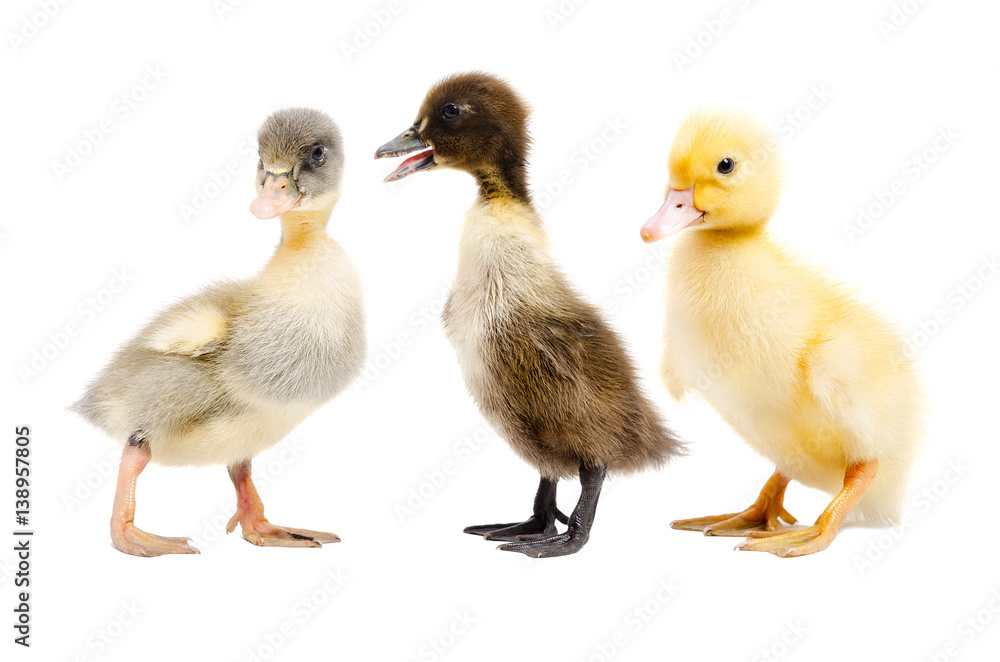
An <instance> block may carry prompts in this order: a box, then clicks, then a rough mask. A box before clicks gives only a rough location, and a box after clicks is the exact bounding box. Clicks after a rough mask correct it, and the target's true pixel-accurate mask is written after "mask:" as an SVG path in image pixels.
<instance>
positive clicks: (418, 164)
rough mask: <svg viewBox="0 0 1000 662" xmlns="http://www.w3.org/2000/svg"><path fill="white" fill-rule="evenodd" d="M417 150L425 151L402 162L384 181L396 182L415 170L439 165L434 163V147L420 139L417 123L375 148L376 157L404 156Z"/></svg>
mask: <svg viewBox="0 0 1000 662" xmlns="http://www.w3.org/2000/svg"><path fill="white" fill-rule="evenodd" d="M417 150H423V151H421V152H420V153H419V154H415V155H413V156H411V157H410V158H408V159H406V160H405V161H403V162H402V163H400V164H399V167H398V168H396V169H395V170H393V171H392V172H391V173H389V175H388V176H387V177H386V178H385V180H384V181H386V182H394V181H396V180H397V179H402V178H403V177H406V176H407V175H412V174H413V173H415V172H420V171H421V170H427V169H429V168H433V167H434V166H435V165H437V164H436V163H434V148H433V147H430V146H429V145H428V144H427V143H425V142H424V141H423V140H421V139H420V129H419V127H418V126H417V125H416V124H414V125H413V126H411V127H410V128H409V129H407V130H406V131H403V132H402V133H401V134H399V135H398V136H396V137H395V138H393V139H392V140H390V141H389V142H387V143H386V144H384V145H382V146H381V147H379V148H378V149H377V150H375V158H376V159H385V158H389V157H392V156H403V155H404V154H409V153H410V152H416V151H417Z"/></svg>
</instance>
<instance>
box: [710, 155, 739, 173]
mask: <svg viewBox="0 0 1000 662" xmlns="http://www.w3.org/2000/svg"><path fill="white" fill-rule="evenodd" d="M735 168H736V161H733V160H732V159H731V158H729V157H728V156H727V157H726V158H724V159H722V160H721V161H719V165H717V166H715V169H716V170H717V171H718V173H719V174H720V175H728V174H729V173H731V172H732V171H733V170H734V169H735Z"/></svg>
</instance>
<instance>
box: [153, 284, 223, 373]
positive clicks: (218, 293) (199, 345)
mask: <svg viewBox="0 0 1000 662" xmlns="http://www.w3.org/2000/svg"><path fill="white" fill-rule="evenodd" d="M238 290H239V285H238V284H235V283H219V284H216V285H213V286H211V287H209V288H206V289H205V290H203V291H202V292H199V293H198V294H196V295H194V296H192V297H190V298H188V299H185V300H183V301H180V302H179V303H177V304H175V305H174V306H172V307H171V308H169V309H167V310H165V311H164V312H163V313H161V314H160V316H159V317H157V318H156V319H155V320H154V321H153V323H152V324H150V326H149V328H148V329H147V331H146V333H145V336H146V341H145V345H146V347H148V348H150V349H153V350H156V351H158V352H162V353H164V354H177V355H181V356H190V357H192V358H194V357H197V356H203V355H206V354H210V353H212V352H214V351H217V350H218V349H219V348H220V347H222V345H223V343H224V342H225V341H226V338H227V336H228V334H229V327H230V320H231V319H232V317H233V314H234V305H235V304H236V301H235V300H236V299H237V298H238V296H237V294H238V292H237V291H238Z"/></svg>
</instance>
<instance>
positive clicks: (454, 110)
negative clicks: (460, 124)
mask: <svg viewBox="0 0 1000 662" xmlns="http://www.w3.org/2000/svg"><path fill="white" fill-rule="evenodd" d="M459 112H460V111H459V109H458V106H457V105H455V104H453V103H448V104H445V106H444V108H442V109H441V117H443V118H445V119H446V120H453V119H455V118H456V117H458V113H459Z"/></svg>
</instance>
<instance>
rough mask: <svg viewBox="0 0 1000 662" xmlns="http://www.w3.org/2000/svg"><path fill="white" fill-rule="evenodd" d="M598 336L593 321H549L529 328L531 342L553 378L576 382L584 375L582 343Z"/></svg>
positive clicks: (554, 319) (583, 346)
mask: <svg viewBox="0 0 1000 662" xmlns="http://www.w3.org/2000/svg"><path fill="white" fill-rule="evenodd" d="M597 332H598V325H597V322H596V320H592V319H586V318H580V317H570V318H563V319H559V318H555V317H550V318H547V319H541V320H538V321H537V322H536V323H535V324H533V325H532V327H531V339H532V341H533V344H534V346H535V348H536V349H538V350H539V351H540V352H541V354H542V356H543V357H545V359H546V360H547V363H548V364H549V366H550V367H551V369H552V370H553V371H554V372H555V373H556V374H558V375H560V376H561V377H563V378H567V379H577V378H579V377H580V376H581V375H582V373H583V372H584V365H583V364H584V358H585V356H586V355H587V350H586V346H585V343H586V342H587V339H588V338H591V337H593V336H594V335H596V334H597Z"/></svg>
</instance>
